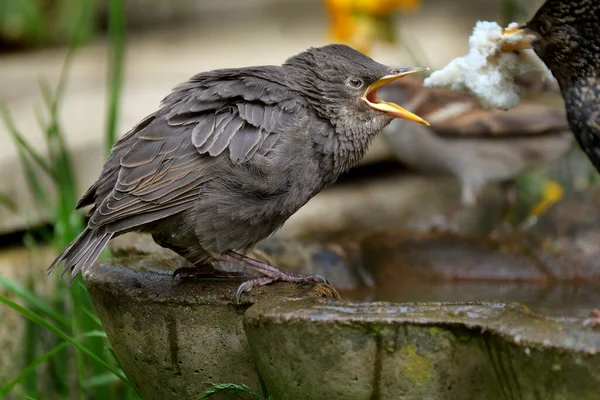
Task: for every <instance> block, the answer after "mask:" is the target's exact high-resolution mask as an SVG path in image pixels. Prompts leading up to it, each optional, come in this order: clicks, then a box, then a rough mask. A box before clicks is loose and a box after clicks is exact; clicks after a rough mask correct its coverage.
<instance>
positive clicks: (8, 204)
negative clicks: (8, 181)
mask: <svg viewBox="0 0 600 400" xmlns="http://www.w3.org/2000/svg"><path fill="white" fill-rule="evenodd" d="M0 206H3V207H5V208H6V209H7V210H9V211H12V212H17V205H16V204H15V202H14V201H13V200H12V199H11V198H10V197H8V196H7V195H5V194H2V193H0Z"/></svg>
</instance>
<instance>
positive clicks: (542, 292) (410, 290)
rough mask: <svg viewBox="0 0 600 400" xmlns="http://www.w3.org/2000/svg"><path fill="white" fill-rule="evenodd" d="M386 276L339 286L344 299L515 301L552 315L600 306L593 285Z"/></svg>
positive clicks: (598, 292)
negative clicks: (343, 287) (362, 285)
mask: <svg viewBox="0 0 600 400" xmlns="http://www.w3.org/2000/svg"><path fill="white" fill-rule="evenodd" d="M398 278H399V279H398V280H387V281H385V282H382V283H380V284H379V285H377V286H376V287H373V288H361V289H354V290H339V293H340V296H341V297H342V299H344V300H359V301H387V302H394V303H406V302H464V301H491V302H496V301H501V302H518V303H521V304H523V305H525V306H527V307H528V308H529V309H530V310H531V311H533V312H535V313H539V314H542V315H547V316H552V317H576V318H586V317H588V315H589V313H590V311H591V310H593V309H595V308H598V307H599V306H600V290H598V289H599V288H598V286H593V285H573V284H563V283H558V284H536V283H526V282H490V281H487V282H486V281H480V282H475V281H470V282H465V281H463V282H456V281H455V282H447V281H446V282H445V281H438V282H435V281H433V282H431V281H430V282H419V281H416V280H414V279H410V280H402V279H401V277H398Z"/></svg>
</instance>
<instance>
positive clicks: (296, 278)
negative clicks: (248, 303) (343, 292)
mask: <svg viewBox="0 0 600 400" xmlns="http://www.w3.org/2000/svg"><path fill="white" fill-rule="evenodd" d="M218 258H220V259H221V260H223V261H228V262H233V263H237V264H240V265H242V266H244V267H246V268H249V269H252V270H254V271H256V272H259V273H261V274H263V275H264V276H262V277H259V278H254V279H250V280H248V281H246V282H244V283H242V284H241V285H240V286H239V287H238V289H237V291H236V292H235V301H236V302H237V303H238V304H239V303H240V299H241V297H242V293H244V292H249V291H250V290H252V289H253V288H255V287H257V286H264V285H268V284H271V283H273V282H292V283H302V282H323V283H328V282H327V279H325V278H324V277H323V276H321V275H318V274H308V275H301V274H294V273H292V272H284V271H282V270H280V269H279V268H277V267H274V266H272V265H269V264H266V263H263V262H260V261H257V260H254V259H252V258H250V257H246V256H244V255H241V254H238V253H235V252H233V251H229V252H227V253H224V254H222V255H220V256H219V257H218Z"/></svg>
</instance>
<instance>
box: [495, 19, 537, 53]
mask: <svg viewBox="0 0 600 400" xmlns="http://www.w3.org/2000/svg"><path fill="white" fill-rule="evenodd" d="M502 34H503V35H515V36H516V35H518V36H516V37H518V38H519V39H518V40H516V41H515V42H512V43H503V44H502V47H501V48H502V51H506V52H511V51H517V50H525V49H531V47H532V44H533V43H534V42H537V41H538V40H541V39H542V37H541V36H540V34H539V33H537V32H535V31H533V30H531V29H528V28H527V25H526V24H521V25H519V26H515V27H512V28H506V29H505V30H504V31H503V32H502Z"/></svg>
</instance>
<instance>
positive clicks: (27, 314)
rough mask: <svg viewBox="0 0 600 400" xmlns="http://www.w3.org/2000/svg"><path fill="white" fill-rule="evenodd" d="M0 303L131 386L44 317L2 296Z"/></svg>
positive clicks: (118, 371) (123, 376) (110, 367)
mask: <svg viewBox="0 0 600 400" xmlns="http://www.w3.org/2000/svg"><path fill="white" fill-rule="evenodd" d="M0 303H4V304H5V305H7V306H9V307H10V308H12V309H13V310H15V311H17V312H18V313H19V314H21V315H22V316H24V317H26V318H28V319H30V320H32V321H33V322H35V323H36V324H38V325H40V326H42V327H44V328H46V329H48V330H49V331H50V332H52V333H54V334H55V335H56V336H58V337H59V338H61V339H63V340H65V341H67V342H69V343H70V344H71V345H73V346H74V347H75V348H76V349H77V350H79V351H80V352H82V353H84V354H85V355H87V356H89V357H90V358H91V359H92V360H94V361H96V362H97V363H98V364H100V365H102V366H103V367H104V368H105V369H106V370H108V371H110V372H112V373H113V374H115V375H116V376H117V377H119V379H121V380H122V381H123V382H125V383H127V384H129V380H128V379H127V377H126V376H125V375H124V374H123V372H122V371H120V370H118V369H117V368H115V367H113V366H112V365H109V364H108V363H106V361H104V360H103V359H101V358H100V357H98V356H97V355H96V354H94V353H92V352H91V351H89V350H88V349H87V348H85V347H84V346H82V345H81V344H80V343H79V342H78V341H76V340H74V339H72V338H71V337H69V335H67V334H66V333H64V332H63V331H61V330H60V329H59V328H57V327H56V326H55V325H53V324H52V323H50V322H48V321H46V320H45V319H43V318H42V317H40V316H39V315H37V314H36V313H34V312H32V311H31V310H28V309H26V308H24V307H21V306H20V305H18V304H17V303H15V302H13V301H11V300H9V299H8V298H6V297H4V296H0Z"/></svg>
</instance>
